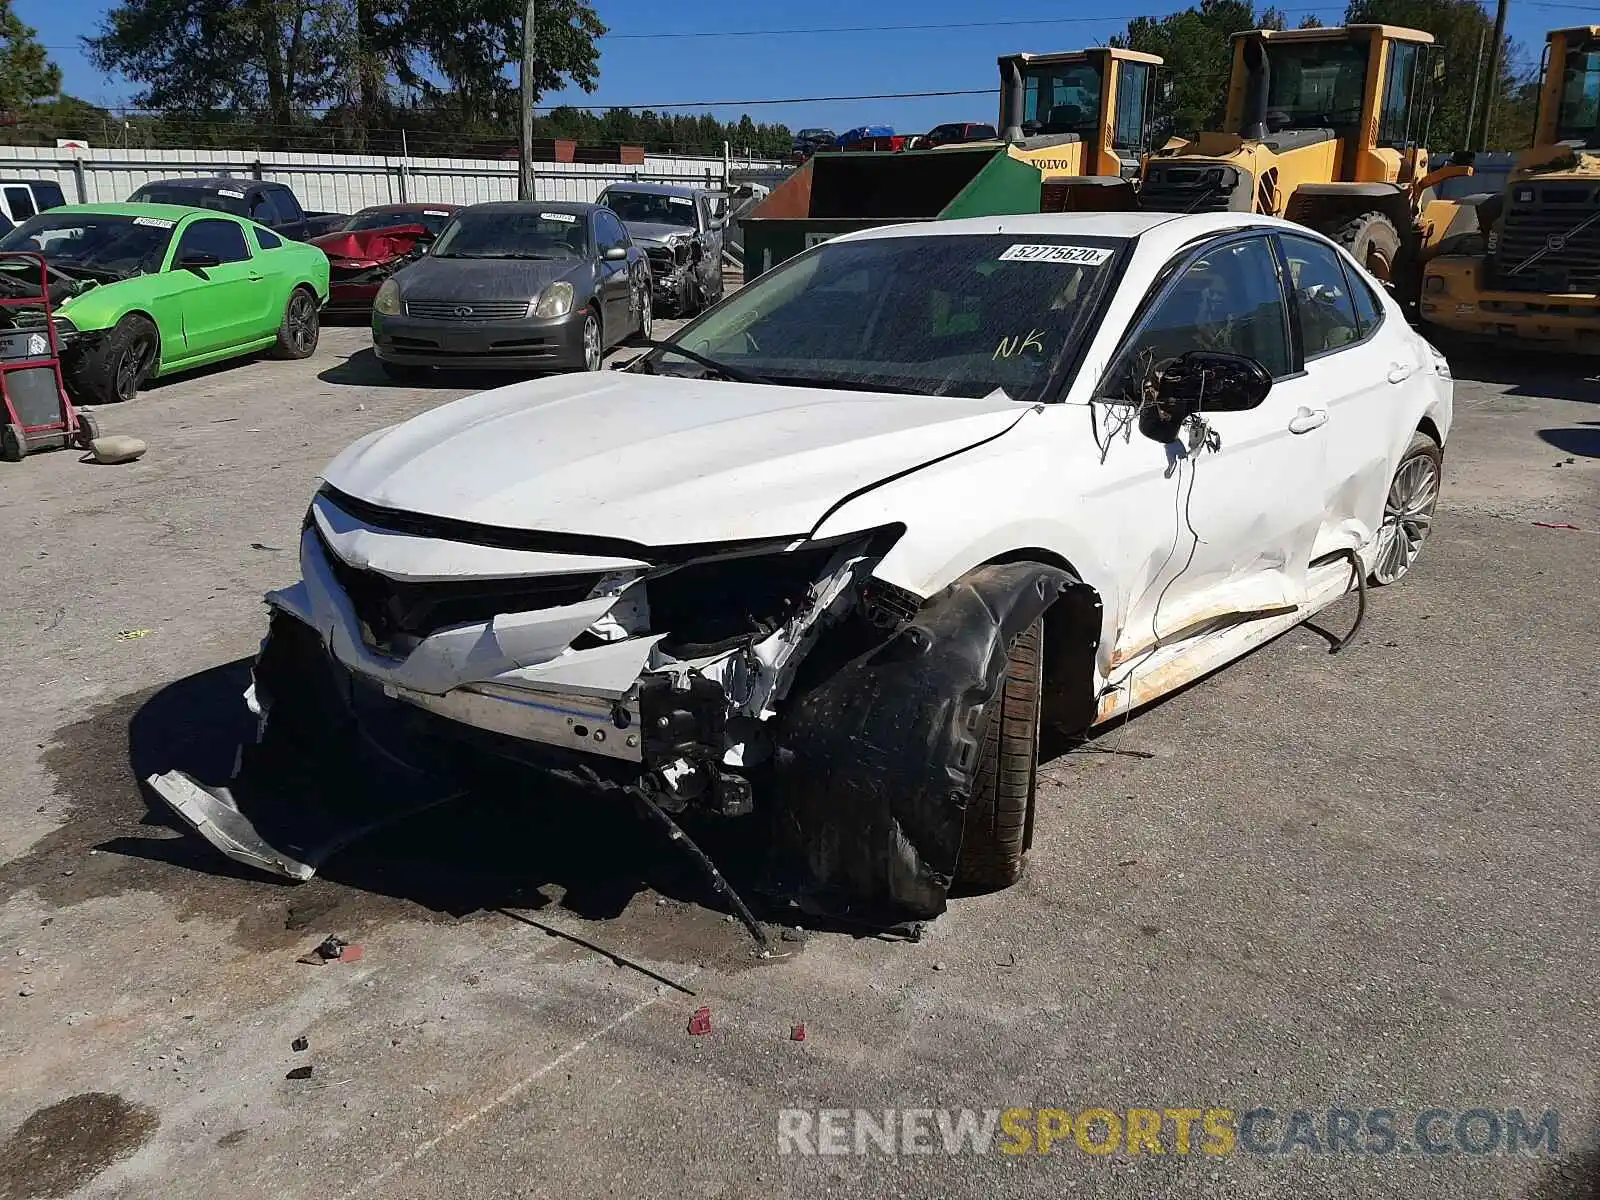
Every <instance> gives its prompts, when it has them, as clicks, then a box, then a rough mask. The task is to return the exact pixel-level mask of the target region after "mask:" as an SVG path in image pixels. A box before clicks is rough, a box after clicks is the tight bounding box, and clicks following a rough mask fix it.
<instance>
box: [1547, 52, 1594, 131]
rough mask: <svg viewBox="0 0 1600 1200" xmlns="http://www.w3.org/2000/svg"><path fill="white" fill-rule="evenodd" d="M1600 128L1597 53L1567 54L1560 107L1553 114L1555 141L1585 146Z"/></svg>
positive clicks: (1562, 78)
mask: <svg viewBox="0 0 1600 1200" xmlns="http://www.w3.org/2000/svg"><path fill="white" fill-rule="evenodd" d="M1597 128H1600V50H1572V51H1569V52H1568V53H1567V62H1566V69H1565V70H1564V71H1563V73H1562V77H1561V107H1560V108H1559V109H1558V110H1557V112H1556V141H1558V142H1570V141H1580V140H1581V141H1585V142H1588V141H1590V140H1591V139H1593V138H1594V137H1595V135H1596V132H1597Z"/></svg>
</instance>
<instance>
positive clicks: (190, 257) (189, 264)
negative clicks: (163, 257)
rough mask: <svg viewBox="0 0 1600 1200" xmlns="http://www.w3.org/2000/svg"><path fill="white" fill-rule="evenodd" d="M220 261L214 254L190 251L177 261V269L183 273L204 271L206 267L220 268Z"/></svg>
mask: <svg viewBox="0 0 1600 1200" xmlns="http://www.w3.org/2000/svg"><path fill="white" fill-rule="evenodd" d="M221 265H222V260H221V259H220V258H218V257H217V256H216V255H215V254H203V253H201V252H199V251H190V252H189V253H188V254H185V255H184V256H183V257H182V258H180V259H179V260H178V267H179V269H180V270H184V271H204V270H205V269H206V268H208V267H220V266H221Z"/></svg>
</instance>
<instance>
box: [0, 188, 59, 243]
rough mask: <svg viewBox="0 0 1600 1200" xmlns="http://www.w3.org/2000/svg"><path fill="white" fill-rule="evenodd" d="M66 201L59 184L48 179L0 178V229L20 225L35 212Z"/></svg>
mask: <svg viewBox="0 0 1600 1200" xmlns="http://www.w3.org/2000/svg"><path fill="white" fill-rule="evenodd" d="M66 202H67V198H66V197H65V196H64V195H62V194H61V185H60V184H59V183H56V182H54V181H52V180H48V179H0V217H3V218H5V219H4V220H3V221H0V231H3V230H6V229H10V228H12V227H13V226H16V225H21V224H22V223H23V222H24V221H26V220H27V219H28V218H29V217H31V216H33V215H34V214H35V213H38V212H43V211H44V210H45V209H47V208H60V207H61V206H62V205H63V204H65V203H66Z"/></svg>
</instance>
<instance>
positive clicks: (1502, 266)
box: [1494, 180, 1600, 293]
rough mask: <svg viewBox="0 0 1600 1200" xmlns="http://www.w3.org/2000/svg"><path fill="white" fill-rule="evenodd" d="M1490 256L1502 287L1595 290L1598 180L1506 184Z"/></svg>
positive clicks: (1599, 254)
mask: <svg viewBox="0 0 1600 1200" xmlns="http://www.w3.org/2000/svg"><path fill="white" fill-rule="evenodd" d="M1494 261H1495V272H1494V275H1495V283H1496V285H1497V286H1499V287H1501V288H1504V289H1506V290H1508V291H1518V292H1556V293H1559V292H1596V291H1600V184H1597V183H1593V182H1589V181H1587V180H1585V181H1579V180H1572V181H1560V182H1557V181H1554V180H1552V181H1549V182H1544V183H1514V184H1512V185H1511V189H1510V203H1509V204H1508V205H1507V206H1506V214H1505V219H1504V221H1503V223H1502V224H1501V227H1500V233H1499V237H1498V239H1497V243H1496V246H1495V256H1494Z"/></svg>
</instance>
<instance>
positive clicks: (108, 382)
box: [71, 313, 161, 404]
mask: <svg viewBox="0 0 1600 1200" xmlns="http://www.w3.org/2000/svg"><path fill="white" fill-rule="evenodd" d="M160 349H161V335H160V334H159V333H158V332H157V331H156V327H155V325H154V323H153V322H151V320H150V318H149V317H145V316H141V315H140V314H139V313H129V314H128V315H127V316H125V317H123V318H122V320H120V321H118V322H117V324H116V328H114V329H113V330H112V331H111V332H110V333H109V334H107V335H106V338H105V340H104V341H103V342H101V343H100V345H99V347H97V348H96V349H95V350H94V351H92V352H91V353H90V354H89V355H88V356H87V357H86V358H85V360H84V361H83V362H81V363H80V364H79V365H78V367H77V369H76V370H75V371H73V372H72V373H71V381H72V385H73V389H72V390H73V391H74V392H76V393H78V394H80V395H82V396H83V397H85V398H86V399H88V400H90V401H91V402H93V403H95V404H115V403H117V402H119V401H127V400H132V399H133V398H134V397H135V396H137V395H138V394H139V389H140V388H141V387H143V386H144V384H145V381H146V380H147V379H149V378H150V376H151V375H152V374H154V372H155V369H156V366H157V364H158V363H159V361H160V357H161V354H160Z"/></svg>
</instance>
